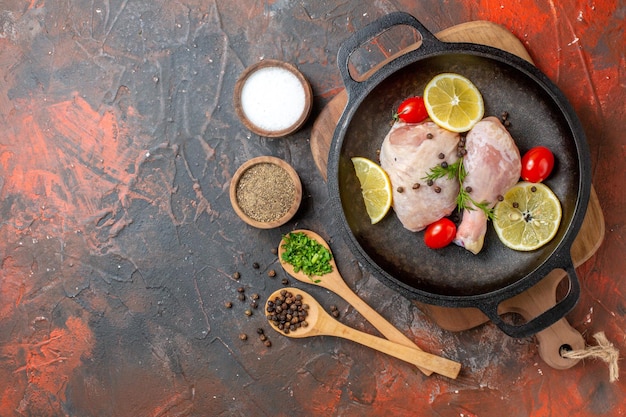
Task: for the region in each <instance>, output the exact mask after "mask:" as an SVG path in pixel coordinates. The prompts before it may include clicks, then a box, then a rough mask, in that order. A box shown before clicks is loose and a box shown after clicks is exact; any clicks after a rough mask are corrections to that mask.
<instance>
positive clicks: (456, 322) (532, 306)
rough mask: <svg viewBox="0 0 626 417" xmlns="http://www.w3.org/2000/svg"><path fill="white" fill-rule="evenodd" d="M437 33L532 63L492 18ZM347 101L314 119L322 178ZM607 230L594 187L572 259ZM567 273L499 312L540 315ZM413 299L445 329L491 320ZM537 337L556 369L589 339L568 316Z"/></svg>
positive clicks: (590, 249)
mask: <svg viewBox="0 0 626 417" xmlns="http://www.w3.org/2000/svg"><path fill="white" fill-rule="evenodd" d="M436 36H437V38H438V39H439V40H442V41H445V42H471V43H479V44H483V45H489V46H493V47H495V48H499V49H503V50H506V51H508V52H511V53H513V54H515V55H517V56H519V57H521V58H523V59H525V60H527V61H529V62H530V63H533V62H532V59H531V57H530V55H529V54H528V52H527V51H526V49H525V48H524V46H523V45H522V43H521V42H520V41H519V40H518V39H517V38H516V37H515V36H513V34H511V33H510V32H509V31H508V30H506V29H505V28H504V27H502V26H500V25H497V24H495V23H492V22H487V21H475V22H467V23H463V24H460V25H457V26H453V27H451V28H448V29H445V30H443V31H441V32H439V33H437V34H436ZM418 47H419V43H417V44H414V45H412V46H410V47H408V48H406V49H404V50H402V51H400V52H399V53H398V54H396V55H394V56H391V57H389V58H388V59H387V60H385V61H384V62H381V63H380V64H378V65H377V66H375V67H374V68H372V69H371V70H370V71H369V72H368V73H366V74H365V76H366V77H367V74H369V73H373V72H375V71H376V70H377V69H378V68H380V67H381V66H382V65H384V64H385V63H386V62H388V61H389V60H391V59H393V58H394V57H395V56H397V55H399V54H404V53H407V52H408V51H410V50H413V49H416V48H418ZM346 102H347V94H346V92H345V90H342V91H341V92H340V93H338V94H337V95H336V96H335V97H334V98H333V99H332V100H331V101H330V102H329V103H328V104H327V105H326V106H325V107H324V109H322V111H321V112H320V114H319V116H318V117H317V119H316V120H315V122H314V124H313V129H312V132H311V142H310V143H311V153H312V155H313V159H314V160H315V164H316V165H317V168H318V170H319V171H320V174H321V175H322V177H323V178H324V180H326V179H327V176H326V168H327V161H328V152H329V150H330V143H331V141H332V138H333V135H334V133H335V127H336V125H337V121H338V120H339V118H340V117H341V113H342V112H343V110H344V108H345V105H346ZM604 231H605V228H604V217H603V215H602V209H601V207H600V203H599V201H598V196H597V195H596V192H595V190H594V189H593V187H592V190H591V197H590V201H589V206H588V208H587V214H586V216H585V219H584V220H583V224H582V226H581V229H580V232H579V234H578V236H577V237H576V240H575V241H574V244H573V246H572V259H573V261H574V265H575V266H580V265H581V264H583V263H584V262H585V261H587V260H588V259H589V258H590V257H591V256H592V255H593V254H594V253H595V252H596V250H597V249H598V248H599V247H600V244H601V243H602V240H603V238H604ZM565 276H566V274H565V272H563V271H561V270H555V271H552V272H551V273H550V274H548V275H547V276H546V277H545V278H544V279H543V280H541V281H540V282H539V283H538V284H536V285H535V286H534V287H532V288H530V289H529V290H527V291H524V292H523V293H521V294H519V295H517V296H515V297H513V298H511V299H509V300H506V301H505V302H503V303H502V304H501V305H500V307H499V311H500V313H501V314H504V313H517V314H520V315H522V316H523V317H524V318H525V319H526V320H530V319H532V318H534V317H536V316H537V315H539V314H540V313H542V312H544V311H546V310H548V309H549V308H550V307H551V306H553V305H554V304H555V303H556V300H557V298H556V297H557V295H556V294H557V287H558V286H559V283H560V282H561V281H562V280H563V278H564V277H565ZM415 303H416V304H417V305H418V306H419V307H420V309H422V310H423V311H424V312H425V313H426V314H428V315H429V316H430V317H431V318H432V319H433V321H434V322H435V323H437V325H439V326H440V327H442V328H444V329H446V330H451V331H462V330H468V329H471V328H474V327H476V326H479V325H481V324H484V323H486V322H487V321H489V319H488V318H487V316H485V315H484V314H483V313H482V312H481V311H480V310H478V309H475V308H448V307H440V306H434V305H428V304H423V303H418V302H415ZM536 337H537V341H538V344H539V348H538V349H539V355H540V356H541V358H542V359H543V360H544V361H545V362H546V363H547V364H548V365H549V366H551V367H553V368H555V369H567V368H570V367H572V366H574V365H575V364H576V363H577V362H578V361H577V360H574V359H565V358H562V357H561V355H560V354H559V353H560V350H561V347H563V346H568V347H570V348H572V349H574V350H579V349H584V347H585V341H584V339H583V338H582V336H581V334H580V333H579V332H578V331H576V329H574V328H572V327H571V326H570V324H569V323H568V322H567V320H566V319H565V318H563V319H561V320H559V321H558V322H556V323H555V324H553V325H552V326H550V327H548V328H547V329H545V330H543V331H541V332H539V333H537V334H536Z"/></svg>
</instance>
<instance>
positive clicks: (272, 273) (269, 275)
mask: <svg viewBox="0 0 626 417" xmlns="http://www.w3.org/2000/svg"><path fill="white" fill-rule="evenodd" d="M267 276H268V277H270V278H274V277H275V276H276V271H274V270H273V269H270V270H269V271H267Z"/></svg>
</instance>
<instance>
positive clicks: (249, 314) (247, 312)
mask: <svg viewBox="0 0 626 417" xmlns="http://www.w3.org/2000/svg"><path fill="white" fill-rule="evenodd" d="M243 313H244V314H245V315H246V316H248V317H250V316H251V315H252V310H246V311H244V312H243Z"/></svg>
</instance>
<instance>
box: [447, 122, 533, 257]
mask: <svg viewBox="0 0 626 417" xmlns="http://www.w3.org/2000/svg"><path fill="white" fill-rule="evenodd" d="M465 148H466V149H467V154H466V155H465V158H464V159H463V165H464V166H465V170H466V172H467V176H466V177H465V181H464V182H463V187H464V188H465V189H467V187H471V192H470V194H469V195H470V197H471V198H472V199H473V200H474V201H476V202H477V203H483V202H487V203H488V208H492V207H493V206H495V204H496V203H497V199H498V196H501V195H504V194H505V193H506V191H507V190H508V189H509V188H511V187H513V186H514V185H515V184H517V182H518V181H519V178H520V174H521V170H522V163H521V159H520V153H519V149H517V146H516V145H515V142H514V141H513V138H512V137H511V135H510V134H509V132H508V131H507V130H506V128H505V127H504V126H503V125H502V123H500V120H498V119H497V118H496V117H486V118H484V119H483V120H481V121H480V122H478V123H477V124H476V125H475V126H474V127H473V128H472V130H470V131H469V132H468V133H467V137H466V142H465ZM470 207H472V208H473V210H468V209H465V210H464V211H463V220H462V221H461V224H460V225H459V227H458V229H457V233H456V237H455V239H454V243H456V244H457V245H459V246H463V247H465V249H467V250H469V251H470V252H472V253H474V254H477V253H478V252H480V250H481V249H482V248H483V242H484V238H485V233H486V232H487V216H486V215H485V213H484V212H483V211H482V210H481V209H479V208H476V207H475V206H473V205H472V204H471V203H470Z"/></svg>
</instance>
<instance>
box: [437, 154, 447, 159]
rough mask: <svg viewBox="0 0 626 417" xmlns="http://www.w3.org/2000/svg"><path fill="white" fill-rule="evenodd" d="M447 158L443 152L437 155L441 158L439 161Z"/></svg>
mask: <svg viewBox="0 0 626 417" xmlns="http://www.w3.org/2000/svg"><path fill="white" fill-rule="evenodd" d="M445 157H446V155H445V154H444V153H443V152H441V153H440V154H439V155H437V158H439V159H443V158H445Z"/></svg>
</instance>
